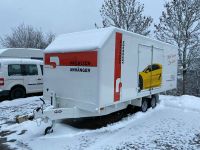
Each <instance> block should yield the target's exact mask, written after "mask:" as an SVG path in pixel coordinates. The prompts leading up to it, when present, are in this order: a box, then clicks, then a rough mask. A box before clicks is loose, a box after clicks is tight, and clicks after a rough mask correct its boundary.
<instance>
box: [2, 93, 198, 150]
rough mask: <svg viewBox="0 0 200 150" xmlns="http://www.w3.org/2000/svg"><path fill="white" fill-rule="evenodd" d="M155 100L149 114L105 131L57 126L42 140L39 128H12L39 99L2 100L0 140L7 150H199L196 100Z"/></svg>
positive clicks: (29, 125) (26, 125) (37, 124)
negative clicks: (9, 149) (156, 103)
mask: <svg viewBox="0 0 200 150" xmlns="http://www.w3.org/2000/svg"><path fill="white" fill-rule="evenodd" d="M160 100H161V102H160V104H158V106H157V107H156V108H155V109H149V110H148V112H146V113H142V112H137V113H135V114H133V115H130V116H128V117H125V118H124V119H122V120H121V121H119V122H116V123H113V124H109V125H108V126H107V127H102V128H100V129H80V128H79V129H78V128H74V127H72V126H70V125H67V124H64V123H57V124H56V126H55V129H54V132H53V133H52V134H49V135H46V136H44V135H43V133H44V129H45V127H46V126H47V125H46V124H44V123H42V124H40V122H34V121H32V122H31V121H27V122H24V123H22V124H15V123H14V118H15V116H16V115H22V114H26V113H31V111H32V110H33V108H35V107H37V106H39V105H40V104H41V102H40V100H39V97H32V98H25V99H19V100H14V101H4V102H1V103H0V137H1V139H2V138H4V140H5V138H7V139H6V140H5V141H7V142H6V144H8V145H9V147H10V148H18V149H20V150H21V149H24V150H26V149H27V150H31V149H33V150H43V149H45V150H57V149H58V150H102V149H103V150H115V149H117V150H129V149H130V150H131V149H141V150H143V149H149V150H151V149H163V150H164V149H174V150H175V149H200V98H196V97H193V96H181V97H174V96H160ZM0 143H2V140H0ZM0 148H1V146H0Z"/></svg>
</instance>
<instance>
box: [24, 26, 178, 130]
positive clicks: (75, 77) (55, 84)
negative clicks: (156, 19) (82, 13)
mask: <svg viewBox="0 0 200 150" xmlns="http://www.w3.org/2000/svg"><path fill="white" fill-rule="evenodd" d="M44 53H45V54H44V59H45V60H44V61H45V66H44V89H43V93H44V95H43V99H44V100H45V101H51V104H52V108H51V109H48V110H43V109H42V108H41V109H40V108H39V109H37V110H36V111H35V112H34V115H33V116H32V117H31V118H32V119H33V118H34V119H36V118H43V119H44V120H46V121H47V120H49V119H50V120H57V119H64V118H81V117H92V116H103V115H107V114H110V113H112V112H116V111H119V110H122V109H125V108H126V107H127V106H128V105H134V106H139V107H141V109H142V111H146V109H147V104H148V102H150V104H151V106H152V107H155V105H156V101H157V100H158V94H159V93H161V92H165V91H167V90H171V89H174V88H176V84H177V80H176V79H177V48H176V47H175V46H172V45H169V44H166V43H163V42H160V41H157V40H153V39H150V38H148V37H145V36H141V35H138V34H135V33H132V32H127V31H124V30H121V29H118V28H114V27H109V28H103V29H95V30H89V31H83V32H77V33H70V34H64V35H61V36H59V37H57V38H56V39H55V40H54V42H53V43H52V44H50V45H49V46H48V47H47V48H46V50H45V51H44ZM21 119H22V118H21ZM22 120H23V119H22ZM50 129H51V127H49V128H47V130H46V131H47V132H49V131H50Z"/></svg>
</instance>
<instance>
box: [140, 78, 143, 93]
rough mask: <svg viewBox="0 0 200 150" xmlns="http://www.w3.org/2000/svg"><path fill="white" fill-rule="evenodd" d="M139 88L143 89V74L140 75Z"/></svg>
mask: <svg viewBox="0 0 200 150" xmlns="http://www.w3.org/2000/svg"><path fill="white" fill-rule="evenodd" d="M139 88H140V90H143V79H142V76H141V75H139Z"/></svg>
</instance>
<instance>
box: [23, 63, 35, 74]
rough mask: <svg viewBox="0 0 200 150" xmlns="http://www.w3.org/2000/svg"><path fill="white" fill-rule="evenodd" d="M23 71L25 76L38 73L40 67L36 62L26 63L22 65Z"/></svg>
mask: <svg viewBox="0 0 200 150" xmlns="http://www.w3.org/2000/svg"><path fill="white" fill-rule="evenodd" d="M22 72H23V75H25V76H33V75H38V68H37V65H35V64H25V65H22Z"/></svg>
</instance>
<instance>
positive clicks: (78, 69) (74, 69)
mask: <svg viewBox="0 0 200 150" xmlns="http://www.w3.org/2000/svg"><path fill="white" fill-rule="evenodd" d="M70 72H90V68H79V67H77V68H70Z"/></svg>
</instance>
